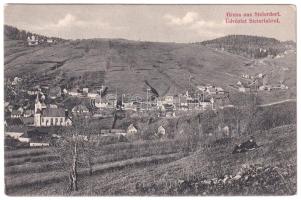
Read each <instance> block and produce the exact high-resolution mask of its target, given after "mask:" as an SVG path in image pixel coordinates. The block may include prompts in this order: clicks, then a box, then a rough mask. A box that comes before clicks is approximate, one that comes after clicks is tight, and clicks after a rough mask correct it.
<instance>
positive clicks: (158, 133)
mask: <svg viewBox="0 0 301 200" xmlns="http://www.w3.org/2000/svg"><path fill="white" fill-rule="evenodd" d="M165 134H166V131H165V128H164V127H163V126H159V127H158V131H157V135H158V136H164V135H165Z"/></svg>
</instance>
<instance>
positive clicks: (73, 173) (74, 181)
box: [70, 142, 78, 191]
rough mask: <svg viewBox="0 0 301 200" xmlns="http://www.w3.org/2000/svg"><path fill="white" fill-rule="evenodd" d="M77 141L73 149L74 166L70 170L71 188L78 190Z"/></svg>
mask: <svg viewBox="0 0 301 200" xmlns="http://www.w3.org/2000/svg"><path fill="white" fill-rule="evenodd" d="M77 176H78V174H77V142H75V144H74V149H73V159H72V166H71V172H70V190H71V191H77V190H78V188H77Z"/></svg>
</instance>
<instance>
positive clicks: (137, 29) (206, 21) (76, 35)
mask: <svg viewBox="0 0 301 200" xmlns="http://www.w3.org/2000/svg"><path fill="white" fill-rule="evenodd" d="M227 12H228V13H241V14H243V13H253V14H254V12H279V13H280V16H279V17H278V18H279V21H280V23H268V24H249V23H248V24H233V23H231V24H229V23H225V18H226V17H225V16H226V13H227ZM234 18H236V19H239V17H232V19H234ZM267 18H269V17H267ZM274 18H277V17H274ZM261 19H262V18H261ZM4 21H5V24H7V25H12V26H15V27H17V28H19V29H23V30H27V31H31V32H34V33H38V34H42V35H46V36H52V37H60V38H64V39H88V38H124V39H130V40H140V41H155V42H181V43H182V42H184V43H186V42H198V41H203V40H208V39H214V38H217V37H222V36H225V35H229V34H244V35H258V36H266V37H273V38H276V39H278V40H281V41H285V40H293V41H296V8H295V7H294V6H291V5H257V6H256V5H97V4H96V5H62V4H61V5H59V4H56V5H55V4H54V5H53V4H52V5H45V4H44V5H41V4H40V5H29V4H23V5H21V4H19V5H18V4H8V5H6V6H5V10H4Z"/></svg>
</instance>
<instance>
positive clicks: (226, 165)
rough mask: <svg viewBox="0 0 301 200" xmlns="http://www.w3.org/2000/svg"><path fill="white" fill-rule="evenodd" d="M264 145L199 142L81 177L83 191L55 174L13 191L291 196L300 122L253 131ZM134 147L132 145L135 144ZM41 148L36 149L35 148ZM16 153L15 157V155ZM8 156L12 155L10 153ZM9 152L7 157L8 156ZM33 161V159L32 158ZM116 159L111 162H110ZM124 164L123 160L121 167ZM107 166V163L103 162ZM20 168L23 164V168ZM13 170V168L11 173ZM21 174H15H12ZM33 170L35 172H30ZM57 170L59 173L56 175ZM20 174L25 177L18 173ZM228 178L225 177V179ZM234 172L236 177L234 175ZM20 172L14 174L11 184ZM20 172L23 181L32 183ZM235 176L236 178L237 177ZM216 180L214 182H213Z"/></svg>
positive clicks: (34, 192) (20, 192) (29, 192)
mask: <svg viewBox="0 0 301 200" xmlns="http://www.w3.org/2000/svg"><path fill="white" fill-rule="evenodd" d="M253 136H254V137H255V139H256V141H257V142H258V144H259V145H261V147H260V148H259V149H256V150H253V151H250V152H246V153H239V154H232V153H231V152H232V150H233V146H234V145H235V143H238V142H242V141H245V140H246V139H248V138H249V136H243V137H241V138H240V139H235V138H228V139H224V140H221V141H219V142H217V141H215V142H213V143H212V146H211V147H206V146H203V145H201V146H200V147H201V148H199V150H198V151H196V152H193V153H191V154H189V155H188V156H186V157H182V158H177V159H176V160H169V162H166V163H164V162H163V163H159V162H158V161H156V160H155V159H156V157H152V159H153V161H152V162H150V163H149V164H147V165H145V164H144V165H130V166H127V167H119V168H113V169H112V170H101V171H99V172H97V171H96V172H95V174H94V175H93V176H82V177H80V184H79V192H76V193H69V191H68V190H67V189H66V188H67V185H68V184H67V179H66V180H64V181H58V180H55V179H53V180H51V181H50V180H48V181H47V179H46V178H49V177H51V176H53V175H52V174H53V173H49V172H44V173H41V172H40V173H36V176H35V177H38V175H43V177H44V176H45V177H44V178H45V180H44V179H43V181H41V182H40V184H35V185H31V186H30V185H29V186H27V187H25V186H24V183H23V185H22V183H20V185H19V187H18V188H14V187H13V188H14V189H13V190H12V191H11V192H10V193H9V194H10V195H53V194H56V195H292V194H295V193H296V181H297V180H296V170H297V169H296V147H297V146H296V126H295V125H285V126H279V127H276V128H273V129H270V130H266V131H259V132H256V133H254V134H253ZM132 146H133V145H132ZM35 151H37V150H35ZM12 155H15V153H14V154H12ZM12 155H10V156H12ZM7 156H8V155H7ZM31 162H34V161H31ZM113 164H115V163H112V164H110V163H109V165H112V166H113ZM122 164H123V163H122V162H120V163H119V166H121V165H122ZM103 167H106V165H103ZM20 169H21V168H20ZM11 173H12V172H11ZM14 173H17V172H14ZM31 173H33V172H31ZM57 175H58V174H57V173H56V176H57ZM20 176H21V175H20ZM227 176H228V177H229V179H225V177H227ZM230 176H231V177H232V178H230ZM14 177H18V176H17V174H15V175H14V174H12V175H11V178H12V179H11V181H10V182H12V181H13V180H14V179H13V178H14ZM26 177H27V175H25V174H23V175H22V180H23V182H25V183H26V182H30V181H31V180H29V179H27V178H26ZM234 177H235V178H234ZM211 182H212V183H211Z"/></svg>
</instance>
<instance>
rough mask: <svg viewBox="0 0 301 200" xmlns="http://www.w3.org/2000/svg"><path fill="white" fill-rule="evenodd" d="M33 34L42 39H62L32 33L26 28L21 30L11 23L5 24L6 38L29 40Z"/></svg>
mask: <svg viewBox="0 0 301 200" xmlns="http://www.w3.org/2000/svg"><path fill="white" fill-rule="evenodd" d="M32 35H34V36H38V37H39V38H40V39H48V38H51V39H55V40H57V41H61V40H62V39H61V38H57V37H47V36H44V35H39V34H36V33H31V32H29V31H25V30H19V29H18V28H16V27H13V26H9V25H4V39H5V40H8V39H10V40H24V41H25V40H27V38H28V37H31V36H32Z"/></svg>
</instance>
